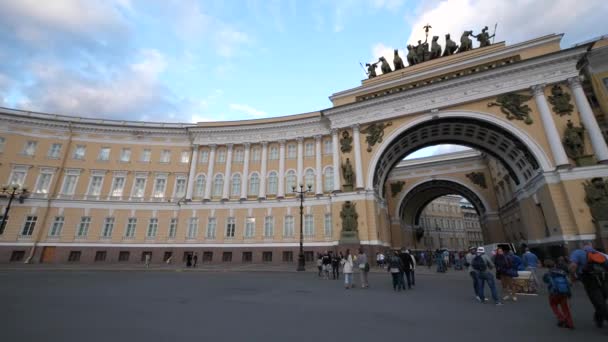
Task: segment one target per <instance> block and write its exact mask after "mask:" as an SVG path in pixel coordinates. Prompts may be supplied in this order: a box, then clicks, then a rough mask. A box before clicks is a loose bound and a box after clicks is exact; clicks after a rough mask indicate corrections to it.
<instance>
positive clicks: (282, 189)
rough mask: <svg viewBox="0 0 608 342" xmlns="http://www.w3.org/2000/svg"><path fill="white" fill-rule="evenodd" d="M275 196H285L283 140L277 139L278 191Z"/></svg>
mask: <svg viewBox="0 0 608 342" xmlns="http://www.w3.org/2000/svg"><path fill="white" fill-rule="evenodd" d="M277 197H278V198H283V197H285V140H279V191H278V193H277Z"/></svg>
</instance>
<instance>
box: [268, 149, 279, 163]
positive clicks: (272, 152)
mask: <svg viewBox="0 0 608 342" xmlns="http://www.w3.org/2000/svg"><path fill="white" fill-rule="evenodd" d="M268 159H270V160H278V159H279V148H278V147H276V146H273V147H271V148H270V155H269V157H268Z"/></svg>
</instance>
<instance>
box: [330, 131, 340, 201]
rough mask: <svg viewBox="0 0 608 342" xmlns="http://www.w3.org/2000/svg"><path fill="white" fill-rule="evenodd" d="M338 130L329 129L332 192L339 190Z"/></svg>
mask: <svg viewBox="0 0 608 342" xmlns="http://www.w3.org/2000/svg"><path fill="white" fill-rule="evenodd" d="M338 144H339V141H338V130H337V129H332V130H331V148H332V149H333V152H334V153H333V156H332V161H333V165H334V192H338V191H340V150H339V149H338Z"/></svg>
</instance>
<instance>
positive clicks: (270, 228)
mask: <svg viewBox="0 0 608 342" xmlns="http://www.w3.org/2000/svg"><path fill="white" fill-rule="evenodd" d="M273 236H274V220H273V218H272V216H266V217H264V237H265V238H272V237H273Z"/></svg>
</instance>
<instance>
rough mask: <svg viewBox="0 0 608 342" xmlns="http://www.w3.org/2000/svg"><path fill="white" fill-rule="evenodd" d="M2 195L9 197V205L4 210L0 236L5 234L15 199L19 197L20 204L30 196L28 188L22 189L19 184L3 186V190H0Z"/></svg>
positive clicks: (0, 223)
mask: <svg viewBox="0 0 608 342" xmlns="http://www.w3.org/2000/svg"><path fill="white" fill-rule="evenodd" d="M0 194H2V195H5V196H8V204H7V205H6V209H4V216H2V222H0V234H2V233H4V226H5V225H6V220H8V212H9V211H10V210H11V204H12V203H13V199H14V198H15V197H17V198H18V199H19V203H23V201H25V198H26V197H27V196H28V194H29V191H28V190H27V189H26V188H22V187H20V186H19V185H18V184H13V185H5V186H3V187H2V189H0Z"/></svg>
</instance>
